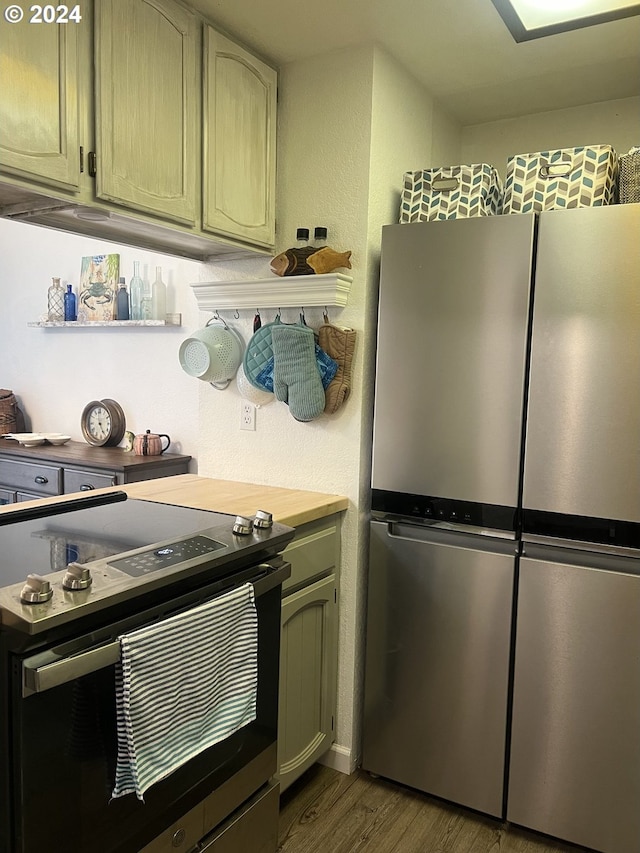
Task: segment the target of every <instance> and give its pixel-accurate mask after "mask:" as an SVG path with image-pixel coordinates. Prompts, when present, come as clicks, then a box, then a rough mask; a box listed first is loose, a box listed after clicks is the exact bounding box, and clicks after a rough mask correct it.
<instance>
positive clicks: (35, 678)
mask: <svg viewBox="0 0 640 853" xmlns="http://www.w3.org/2000/svg"><path fill="white" fill-rule="evenodd" d="M256 569H257V570H258V571H260V572H261V573H262V574H261V576H259V577H258V578H256V579H255V580H254V581H253V591H254V595H255V597H256V598H258V597H259V596H261V595H264V594H265V593H267V592H269V590H271V589H273V588H274V587H276V586H279V585H280V584H282V583H283V582H284V581H285V580H287V578H288V577H289V575H290V574H291V565H290V564H289V563H287V562H285V561H284V560H282V559H280V560H279V561H277V562H276V561H274V562H270V563H260V564H259V565H258V566H256ZM218 594H219V593H218ZM119 659H120V641H119V640H113V641H112V642H110V643H105V644H104V645H101V646H95V647H94V648H91V649H87V650H86V651H82V652H80V653H79V654H72V655H64V656H61V655H57V654H56V652H55V650H53V649H52V650H50V651H46V652H41V653H40V654H37V655H33V657H30V658H27V659H26V660H24V661H23V662H22V695H23V697H26V696H31V695H33V694H34V693H44V691H45V690H51V688H52V687H60V686H61V685H62V684H67V683H68V682H69V681H74V680H75V679H76V678H82V677H83V676H84V675H90V674H91V673H92V672H97V670H99V669H104V668H105V667H106V666H112V665H113V664H115V663H117V662H118V661H119Z"/></svg>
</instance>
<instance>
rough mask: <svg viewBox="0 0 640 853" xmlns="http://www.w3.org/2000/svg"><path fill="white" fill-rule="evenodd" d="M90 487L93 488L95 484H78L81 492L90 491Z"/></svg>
mask: <svg viewBox="0 0 640 853" xmlns="http://www.w3.org/2000/svg"><path fill="white" fill-rule="evenodd" d="M92 489H95V486H92V485H91V483H83V484H82V485H81V486H80V491H81V492H90V491H91V490H92Z"/></svg>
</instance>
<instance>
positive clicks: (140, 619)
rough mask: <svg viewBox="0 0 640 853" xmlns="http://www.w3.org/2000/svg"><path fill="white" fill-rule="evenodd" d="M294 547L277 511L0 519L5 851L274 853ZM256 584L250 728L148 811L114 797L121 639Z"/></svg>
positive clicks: (83, 513)
mask: <svg viewBox="0 0 640 853" xmlns="http://www.w3.org/2000/svg"><path fill="white" fill-rule="evenodd" d="M293 535H294V531H293V530H292V529H291V528H289V527H285V526H284V525H281V524H278V523H274V522H272V520H271V517H270V515H269V513H268V512H264V511H257V512H256V515H255V517H253V518H250V519H241V518H234V517H233V516H227V515H222V514H220V513H213V512H206V511H201V510H193V509H188V508H184V507H177V506H171V505H167V504H159V503H153V502H149V501H139V500H127V496H126V494H124V493H122V492H116V493H112V494H110V495H108V496H102V497H97V496H89V497H87V498H80V499H76V500H70V501H66V502H63V503H60V504H51V505H49V506H45V507H38V508H35V509H34V508H29V507H27V508H24V509H21V510H17V511H14V512H7V513H4V514H2V513H0V688H1V705H0V853H36V851H38V853H42V851H49V850H50V851H54V850H73V851H74V853H139V851H144V853H160V851H164V850H166V851H171V853H176V851H178V853H191V852H192V851H196V850H197V851H205V850H206V851H210V853H214V851H218V850H221V849H224V850H226V849H228V845H229V844H231V845H232V846H234V845H235V846H237V849H242V850H243V853H253V851H254V850H255V851H258V850H259V851H261V853H263V851H269V850H274V851H275V849H276V844H277V818H278V787H277V784H276V783H274V782H273V779H272V777H273V776H274V774H275V771H276V737H277V717H278V668H279V644H280V597H281V586H282V582H283V581H284V580H286V578H287V577H288V576H289V573H290V567H289V566H288V564H287V563H286V562H285V561H284V560H283V559H282V557H281V556H279V555H280V552H281V551H282V550H283V549H284V547H285V546H286V544H287V543H288V542H289V541H290V540H291V539H292V538H293ZM247 583H250V584H252V585H253V590H254V597H255V606H256V612H257V625H258V661H257V671H258V692H257V710H256V718H255V720H254V721H253V722H251V723H249V724H248V725H245V726H243V727H242V728H241V729H239V730H238V731H236V732H235V733H233V734H231V735H230V736H229V737H226V738H225V739H224V740H222V741H221V742H220V743H218V744H216V745H214V746H212V747H210V748H208V749H206V750H205V751H204V752H202V753H201V754H199V755H198V756H196V757H194V758H192V759H191V760H189V761H188V762H187V763H185V764H183V765H182V766H181V767H179V768H178V769H177V770H175V771H174V772H173V773H171V774H170V775H169V776H168V777H167V778H165V779H163V780H162V781H159V782H158V783H157V784H155V785H153V786H152V787H151V788H150V789H149V790H148V791H147V792H146V794H145V797H144V801H143V802H142V801H140V800H138V799H137V798H136V797H135V796H133V795H127V796H124V797H121V798H118V799H113V798H112V797H111V793H112V790H113V783H114V773H115V766H116V759H117V748H118V747H117V731H116V707H115V706H116V702H115V678H116V675H115V671H116V663H117V662H118V660H119V656H120V642H119V639H118V638H119V637H121V636H122V635H123V634H125V633H127V632H130V631H132V630H136V629H138V628H143V627H145V626H148V625H150V624H152V623H156V622H158V623H160V622H161V621H162V620H165V619H168V618H169V617H171V616H172V615H174V614H176V613H181V612H185V613H186V612H188V611H189V610H190V609H191V608H195V607H196V606H198V605H199V604H202V603H204V602H208V601H210V600H212V599H214V598H216V597H218V596H221V595H223V594H224V593H226V592H228V591H230V590H232V589H234V588H236V587H238V586H241V585H244V584H247ZM171 686H172V685H171V684H170V683H168V684H167V691H170V690H171ZM238 844H239V846H238ZM235 846H234V849H235Z"/></svg>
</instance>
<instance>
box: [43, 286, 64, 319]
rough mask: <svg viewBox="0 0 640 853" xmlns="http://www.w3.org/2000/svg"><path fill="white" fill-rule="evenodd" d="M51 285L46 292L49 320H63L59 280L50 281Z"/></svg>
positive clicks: (62, 295) (62, 298) (62, 302)
mask: <svg viewBox="0 0 640 853" xmlns="http://www.w3.org/2000/svg"><path fill="white" fill-rule="evenodd" d="M52 282H53V284H52V285H51V287H50V288H49V290H48V291H47V303H48V305H47V307H48V309H49V311H48V317H49V320H64V288H63V287H62V285H61V284H60V279H59V278H53V279H52Z"/></svg>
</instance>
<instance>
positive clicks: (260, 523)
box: [253, 509, 273, 530]
mask: <svg viewBox="0 0 640 853" xmlns="http://www.w3.org/2000/svg"><path fill="white" fill-rule="evenodd" d="M253 526H254V527H257V528H258V529H259V530H266V529H267V528H269V527H273V516H272V515H271V513H270V512H266V511H265V510H264V509H259V510H258V511H257V512H256V517H255V519H254V521H253Z"/></svg>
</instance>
